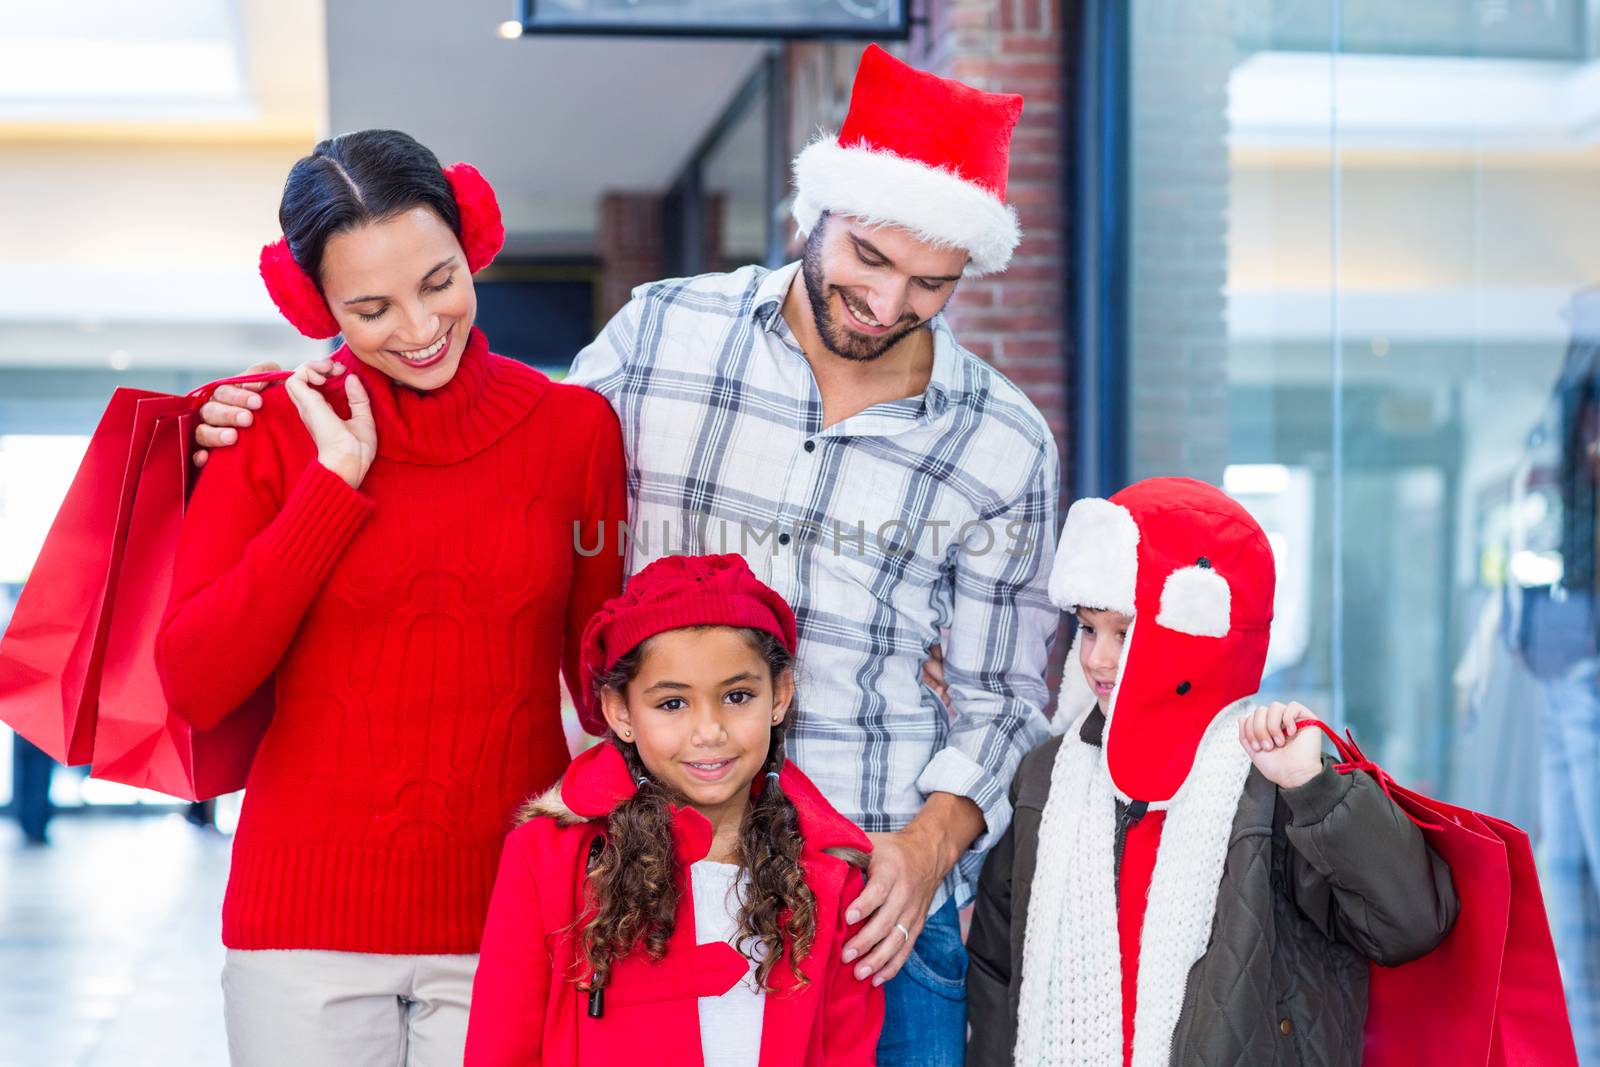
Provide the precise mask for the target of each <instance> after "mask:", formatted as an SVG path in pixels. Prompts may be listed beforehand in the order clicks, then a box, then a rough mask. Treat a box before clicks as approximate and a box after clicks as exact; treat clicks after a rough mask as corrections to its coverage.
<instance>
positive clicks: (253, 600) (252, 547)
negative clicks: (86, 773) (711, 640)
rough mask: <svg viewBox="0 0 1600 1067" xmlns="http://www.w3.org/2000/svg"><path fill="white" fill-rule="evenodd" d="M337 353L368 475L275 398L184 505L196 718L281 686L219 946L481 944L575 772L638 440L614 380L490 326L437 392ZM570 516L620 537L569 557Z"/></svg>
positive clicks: (179, 657)
mask: <svg viewBox="0 0 1600 1067" xmlns="http://www.w3.org/2000/svg"><path fill="white" fill-rule="evenodd" d="M334 358H336V359H338V360H339V361H340V362H341V363H344V364H345V365H346V366H347V367H350V368H351V370H352V371H353V373H356V374H358V375H359V376H360V378H361V381H362V384H364V385H365V386H366V387H367V392H368V393H370V394H371V396H372V406H373V414H374V417H375V419H376V422H377V429H378V456H377V459H376V460H375V461H374V462H373V464H372V468H371V470H369V471H368V473H367V477H366V480H365V481H364V482H363V484H362V486H361V488H360V490H359V491H358V490H353V489H351V488H350V487H349V486H348V485H346V484H345V483H344V481H343V480H342V479H340V478H339V477H338V476H337V475H335V474H333V473H331V472H329V471H328V470H327V469H326V468H324V467H323V466H321V465H320V464H319V463H317V462H316V457H315V450H314V447H313V445H312V442H311V438H310V435H309V434H308V433H307V432H306V430H305V428H304V426H303V425H302V424H301V422H300V419H299V417H298V415H297V414H296V412H295V410H294V405H293V404H292V403H291V402H290V400H289V397H288V395H287V393H286V391H285V390H283V389H282V388H273V389H269V390H267V391H266V393H265V394H264V400H265V402H264V404H263V405H262V409H261V411H260V413H259V417H258V419H257V428H255V429H252V430H249V431H247V432H245V433H242V434H240V442H239V444H237V445H236V446H234V447H232V448H228V449H223V450H220V451H218V452H215V453H213V455H212V460H211V463H210V465H208V466H207V468H206V473H205V476H204V477H202V478H201V479H200V482H199V485H198V487H197V488H196V490H195V493H194V496H193V498H192V499H191V501H190V505H189V511H188V514H187V516H186V517H185V520H184V528H183V539H182V543H181V546H180V549H179V555H178V561H177V574H176V578H175V581H174V585H173V594H172V603H171V605H170V606H169V608H168V612H167V618H166V621H165V624H164V625H163V627H162V630H161V635H160V638H159V643H158V648H157V659H158V663H159V667H160V671H161V675H162V679H163V682H164V684H165V687H166V691H167V696H168V698H169V699H170V701H171V703H172V707H173V709H174V710H175V711H176V712H177V713H178V714H179V715H181V716H182V717H183V718H184V719H186V720H187V721H189V722H191V723H193V724H194V725H196V726H198V727H206V726H209V725H212V724H214V723H216V722H218V721H219V720H221V719H222V718H223V717H224V716H226V715H227V714H228V713H229V711H231V710H232V709H233V708H235V707H236V706H238V705H239V704H240V703H242V702H243V701H244V699H245V698H246V696H247V695H248V694H249V693H251V692H252V691H253V690H255V688H256V687H257V686H259V685H261V684H262V683H263V682H264V681H266V680H267V679H268V678H269V677H271V679H272V682H273V685H274V687H275V693H276V711H275V714H274V717H273V721H272V726H271V728H270V729H269V730H268V731H267V735H266V738H265V739H264V741H263V742H262V745H261V749H260V751H259V753H258V754H257V756H256V760H255V764H254V766H253V767H252V768H251V772H250V779H249V786H248V792H247V794H246V799H245V805H244V810H243V813H242V816H241V818H240V822H239V828H238V832H237V835H236V837H235V840H234V846H233V870H232V873H231V875H230V877H229V881H228V892H227V898H226V901H225V902H224V904H223V910H222V939H223V942H224V943H225V944H227V945H228V946H229V947H230V948H240V949H284V948H308V949H336V950H343V951H353V952H382V953H406V954H411V953H418V954H420V953H446V952H476V951H477V950H478V942H479V939H480V937H481V935H482V931H483V922H484V916H485V914H486V912H487V909H488V904H489V894H490V890H491V888H492V887H493V884H494V878H495V871H496V869H497V866H498V862H499V857H500V849H501V843H502V841H503V840H504V838H505V834H506V832H507V830H508V829H509V828H510V826H511V818H512V813H513V811H514V809H515V808H516V807H517V805H518V804H519V803H520V802H521V801H522V800H523V799H524V798H526V797H527V796H528V795H529V794H530V793H534V792H537V791H538V790H540V789H543V788H545V787H546V786H548V785H550V784H551V783H552V782H554V781H555V780H556V779H557V778H559V777H560V775H561V773H562V771H563V770H564V769H565V767H566V765H567V763H568V754H567V747H566V742H565V739H564V736H563V733H562V729H561V722H560V689H559V680H558V678H557V674H558V672H559V671H561V670H564V671H565V673H566V676H567V680H568V684H569V685H571V684H572V683H573V682H574V680H575V679H576V678H577V671H578V650H579V637H580V636H581V634H582V630H583V626H584V624H585V623H586V622H587V621H588V618H589V616H590V615H591V614H592V613H593V612H594V611H595V609H596V608H598V607H599V605H600V604H601V603H602V602H603V601H604V600H605V599H606V598H608V597H610V596H613V595H615V593H616V592H617V590H618V589H619V588H620V587H621V582H622V559H621V557H620V556H619V555H618V553H617V552H616V522H617V521H618V520H621V519H623V518H625V517H626V506H627V504H626V482H625V477H626V475H625V469H624V465H623V455H622V440H621V435H620V432H619V428H618V425H617V420H616V417H615V416H614V415H613V414H612V412H611V408H610V406H609V405H608V404H607V403H606V401H605V400H604V399H603V398H602V397H601V396H599V395H598V394H596V393H593V392H590V391H589V390H587V389H582V388H578V387H576V386H567V385H560V384H556V383H552V382H551V381H550V380H549V379H547V378H546V377H544V375H542V374H539V373H538V372H537V371H534V370H531V369H529V368H527V367H524V366H522V365H520V364H518V363H515V362H513V361H511V360H507V359H503V358H501V357H499V356H495V355H491V354H490V353H489V351H488V347H487V344H486V342H485V340H484V337H483V334H482V333H480V332H479V331H477V330H474V331H472V334H471V337H470V339H469V341H468V343H467V346H466V351H465V353H464V354H463V356H462V358H461V365H460V369H459V370H458V371H457V373H456V375H455V377H454V378H453V379H452V380H451V381H450V383H449V384H448V385H446V386H444V387H443V388H441V389H437V390H434V391H432V392H428V393H421V392H416V391H413V390H410V389H407V388H405V387H403V386H399V385H396V384H395V383H393V382H391V381H390V380H389V379H388V378H386V377H384V376H383V375H382V374H380V373H379V372H377V371H375V370H373V369H372V368H370V367H367V366H366V365H365V364H362V363H360V362H359V361H357V360H356V359H355V358H354V356H353V355H352V354H351V353H350V351H349V350H348V349H341V350H340V352H339V353H337V354H336V356H335V357H334ZM331 399H332V402H333V404H334V407H335V409H336V410H337V411H339V412H340V413H341V414H342V415H348V407H347V406H346V403H345V401H344V398H343V395H342V390H340V391H335V393H334V395H333V396H332V398H331ZM575 522H576V523H582V525H583V534H582V542H581V544H582V546H583V547H584V548H585V549H588V550H591V551H592V549H593V546H594V545H595V544H596V537H597V536H598V535H597V534H596V532H595V529H596V526H597V524H599V523H602V522H603V523H604V524H605V529H606V542H605V551H602V552H600V553H599V554H597V555H590V556H585V555H584V554H582V553H580V552H579V551H577V549H576V547H575V542H574V530H573V526H574V523H575Z"/></svg>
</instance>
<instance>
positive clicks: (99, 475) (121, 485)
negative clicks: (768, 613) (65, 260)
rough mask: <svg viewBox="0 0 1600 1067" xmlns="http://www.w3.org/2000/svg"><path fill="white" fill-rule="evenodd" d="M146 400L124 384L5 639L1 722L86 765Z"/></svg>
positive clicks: (144, 435)
mask: <svg viewBox="0 0 1600 1067" xmlns="http://www.w3.org/2000/svg"><path fill="white" fill-rule="evenodd" d="M145 399H170V398H166V397H162V395H161V394H159V393H149V392H145V391H143V390H139V389H118V390H117V391H116V392H115V393H113V394H112V396H111V402H110V403H109V404H108V405H107V406H106V411H105V414H104V415H103V416H101V418H100V424H99V425H98V426H96V427H95V431H94V436H93V437H91V438H90V439H89V448H88V450H87V451H86V452H85V453H84V456H83V462H82V463H80V464H79V465H78V473H77V474H76V475H75V476H74V477H73V479H72V485H71V487H70V488H68V490H67V495H66V498H65V499H64V500H63V501H62V504H61V509H60V510H59V511H58V512H56V518H55V521H54V522H53V523H51V525H50V532H49V534H48V535H47V536H46V537H45V542H44V545H43V547H42V548H41V549H40V552H39V557H38V559H37V560H36V561H35V563H34V567H33V571H32V573H30V574H29V576H28V580H27V582H26V583H25V584H24V585H23V587H22V596H21V597H20V598H19V599H18V601H17V606H16V610H15V611H14V612H13V613H12V615H11V622H10V624H9V625H8V626H7V627H6V631H5V636H4V638H3V639H0V721H3V722H5V723H6V724H7V725H9V726H10V727H11V728H12V729H13V730H15V731H16V732H17V733H19V734H21V735H22V736H23V737H26V738H27V739H28V740H29V741H32V742H33V743H34V744H35V745H38V746H39V747H40V748H41V749H43V750H44V751H45V752H47V753H49V754H50V756H51V758H53V759H55V760H57V761H58V762H60V763H67V764H75V763H88V762H89V757H90V755H91V752H92V749H93V745H94V716H95V706H96V703H97V701H98V697H99V689H100V662H101V658H102V656H103V654H104V650H105V634H106V628H107V627H108V626H109V625H110V621H111V608H112V599H111V598H112V593H113V579H114V578H115V576H116V573H117V567H118V564H119V563H120V561H121V554H122V542H123V538H124V536H125V534H126V532H127V527H128V515H129V511H130V509H131V506H132V503H133V490H134V486H135V484H136V483H135V478H136V477H137V473H138V466H139V464H140V463H142V461H143V458H144V452H145V445H146V443H147V442H148V440H149V435H150V432H151V430H152V429H153V424H152V422H151V421H150V415H151V412H149V411H148V410H146V411H145V412H143V413H141V412H140V411H139V408H138V405H139V402H140V401H141V400H145Z"/></svg>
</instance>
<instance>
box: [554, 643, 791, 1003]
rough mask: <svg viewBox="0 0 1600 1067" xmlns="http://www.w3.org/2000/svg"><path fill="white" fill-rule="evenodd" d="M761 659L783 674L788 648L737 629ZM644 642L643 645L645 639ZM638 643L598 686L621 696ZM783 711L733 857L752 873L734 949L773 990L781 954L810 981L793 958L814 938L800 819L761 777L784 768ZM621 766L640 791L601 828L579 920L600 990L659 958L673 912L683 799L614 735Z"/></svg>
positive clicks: (638, 655) (610, 740) (638, 654)
mask: <svg viewBox="0 0 1600 1067" xmlns="http://www.w3.org/2000/svg"><path fill="white" fill-rule="evenodd" d="M741 632H742V633H744V634H745V635H746V637H747V638H748V639H749V640H750V642H751V644H752V645H753V646H754V647H755V649H756V650H757V651H758V652H759V653H760V654H761V657H762V659H764V660H765V661H766V663H767V667H768V669H769V670H770V671H771V674H772V677H773V678H774V679H776V678H778V677H779V676H780V675H781V674H782V673H783V672H784V671H786V670H789V669H790V665H791V657H790V655H789V651H788V650H787V649H786V648H784V647H783V645H782V644H781V643H780V642H779V641H778V640H777V638H775V637H773V636H772V635H771V634H768V633H764V632H762V631H759V630H742V631H741ZM646 644H648V642H646ZM643 649H644V645H641V646H639V647H638V648H636V649H634V650H633V651H631V652H629V653H628V654H627V655H625V656H623V657H622V658H621V659H620V660H618V661H617V664H616V666H615V667H613V668H612V669H611V670H609V671H605V672H598V673H597V674H596V676H595V687H596V689H601V688H610V689H614V690H616V691H618V692H621V691H623V689H624V688H625V687H626V686H627V684H628V683H629V682H630V681H632V680H633V678H634V676H635V675H636V674H637V673H638V670H639V663H640V660H641V659H642V658H643ZM792 717H793V710H792V707H791V713H790V715H786V716H785V717H784V720H783V721H782V722H780V723H778V724H777V725H775V726H773V728H772V738H771V743H770V746H769V748H768V752H767V761H766V764H765V765H764V766H763V768H762V773H763V777H762V778H761V779H759V782H760V784H761V792H760V794H759V795H758V796H757V797H756V798H755V799H754V801H753V802H752V803H751V804H750V805H749V807H747V808H746V809H745V813H744V821H743V822H742V823H741V824H740V827H739V842H738V856H737V861H738V863H739V866H740V867H742V868H743V869H744V871H745V872H746V873H747V874H748V875H749V882H748V884H747V885H746V886H745V887H743V889H742V891H741V893H740V907H739V917H738V919H739V922H738V933H737V934H736V935H735V937H734V947H735V948H737V949H738V950H739V951H740V952H741V953H743V954H744V955H745V956H746V957H748V958H749V959H751V960H752V961H754V962H755V964H756V982H757V984H758V985H759V986H760V988H761V989H763V990H765V991H767V992H771V991H772V989H773V983H772V972H773V970H774V969H775V968H776V967H777V965H778V962H779V960H781V959H782V958H783V957H784V955H785V954H786V953H787V955H788V957H789V968H790V970H791V972H792V973H793V975H794V978H795V982H796V985H797V987H804V986H805V985H806V984H807V982H808V979H807V978H806V976H805V975H804V974H803V973H801V971H800V961H801V960H803V959H805V958H806V956H807V955H808V954H809V953H810V951H811V946H812V944H813V943H814V942H815V940H816V934H817V908H816V899H815V897H813V896H812V894H811V889H810V887H809V886H807V885H806V882H805V876H804V873H803V871H802V870H801V868H800V852H801V848H802V845H803V842H802V839H801V837H800V828H799V821H798V819H799V817H798V815H797V813H796V812H795V807H794V803H793V802H792V801H791V800H790V799H789V798H788V797H787V796H785V795H784V793H783V790H782V788H781V787H780V786H779V784H778V779H777V778H776V777H766V775H767V774H768V773H770V772H773V771H777V770H780V769H781V768H782V767H783V764H784V759H785V755H784V737H785V735H786V734H787V732H788V724H789V721H790V719H791V718H792ZM605 743H607V744H611V745H614V746H616V748H617V749H618V750H620V751H621V753H622V756H623V759H624V760H626V761H627V764H628V771H629V773H630V774H631V775H632V776H633V778H634V780H635V781H642V784H641V785H640V787H639V790H638V792H637V793H635V794H634V795H633V796H632V797H630V798H628V799H627V800H625V801H623V802H622V803H621V804H619V805H617V807H616V809H615V810H613V811H612V813H611V815H610V818H609V819H608V821H607V823H606V831H605V837H604V845H603V847H602V849H601V852H600V855H599V857H598V858H597V859H596V861H595V864H594V866H593V867H592V868H591V870H590V872H589V878H588V883H587V885H588V896H589V905H590V908H591V909H592V911H593V916H592V918H590V919H589V921H588V922H587V923H585V924H583V929H582V934H581V940H582V943H581V949H582V952H583V958H584V960H585V962H587V963H588V965H589V969H590V979H589V982H590V987H591V988H592V989H601V988H604V987H605V985H606V983H607V981H608V980H609V979H610V975H611V968H612V966H613V965H614V964H615V963H616V962H617V961H618V960H620V959H623V958H625V957H627V956H628V955H630V954H631V953H633V952H634V951H635V950H636V949H639V948H641V947H642V948H643V950H644V951H645V952H646V953H647V954H648V955H649V956H650V958H651V959H652V960H659V959H661V958H662V957H663V956H665V955H666V951H667V942H668V940H669V939H670V938H671V937H672V931H673V928H674V926H675V925H676V918H677V911H678V896H679V894H678V876H679V874H680V871H681V861H680V860H679V858H678V856H677V853H676V849H675V848H674V846H673V836H672V807H673V805H678V806H682V805H683V804H685V803H687V800H686V799H685V798H684V797H683V796H682V795H681V794H679V793H677V792H676V791H675V790H672V789H670V788H669V787H668V786H666V785H665V784H664V783H662V782H659V781H657V780H656V779H655V778H653V777H651V776H650V774H649V772H648V771H647V770H646V768H645V766H644V763H643V761H642V760H640V758H639V750H638V748H637V747H636V746H635V745H633V744H631V743H629V742H626V741H623V740H622V739H621V738H619V737H617V735H616V734H615V733H610V734H608V735H607V738H606V742H605Z"/></svg>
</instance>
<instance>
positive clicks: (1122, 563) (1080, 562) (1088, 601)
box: [1050, 497, 1139, 615]
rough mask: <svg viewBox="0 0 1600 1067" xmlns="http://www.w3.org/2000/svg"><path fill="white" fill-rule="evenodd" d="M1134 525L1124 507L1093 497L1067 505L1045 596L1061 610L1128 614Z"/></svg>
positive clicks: (1135, 563)
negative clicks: (1047, 593)
mask: <svg viewBox="0 0 1600 1067" xmlns="http://www.w3.org/2000/svg"><path fill="white" fill-rule="evenodd" d="M1138 573H1139V527H1138V525H1137V524H1136V523H1135V522H1134V521H1133V516H1132V515H1131V514H1130V513H1129V512H1128V509H1127V508H1125V507H1123V506H1122V505H1120V504H1113V503H1112V502H1111V501H1109V500H1101V499H1100V498H1098V497H1085V498H1084V499H1082V500H1079V501H1078V502H1077V503H1075V504H1073V505H1072V508H1071V509H1070V510H1069V511H1068V512H1067V521H1066V523H1065V524H1064V525H1063V526H1062V527H1061V539H1060V542H1059V543H1058V544H1057V545H1056V559H1055V563H1054V565H1053V566H1052V567H1051V568H1050V600H1051V602H1052V603H1054V604H1055V606H1056V607H1058V608H1060V609H1061V610H1063V611H1071V610H1073V609H1074V608H1094V609H1096V610H1098V611H1115V612H1119V613H1121V614H1123V615H1132V614H1133V591H1134V579H1135V578H1136V576H1137V575H1138Z"/></svg>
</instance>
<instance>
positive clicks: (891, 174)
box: [794, 137, 1022, 275]
mask: <svg viewBox="0 0 1600 1067" xmlns="http://www.w3.org/2000/svg"><path fill="white" fill-rule="evenodd" d="M794 179H795V194H794V219H795V222H796V223H798V224H799V227H800V234H801V236H805V235H806V234H809V233H810V232H811V231H812V229H813V228H814V227H815V226H816V225H817V220H818V219H820V218H821V217H822V213H823V212H824V211H827V212H832V213H834V214H838V215H849V216H851V217H853V218H858V219H860V220H861V221H863V222H866V223H868V224H870V225H874V226H899V227H901V228H903V229H906V230H910V231H911V232H912V233H913V234H915V235H916V236H917V237H918V238H920V239H921V240H924V241H929V242H932V243H934V244H937V245H942V246H946V247H950V248H962V249H965V250H966V252H967V254H968V256H969V257H970V259H969V260H968V262H967V269H966V272H965V273H967V274H969V275H980V274H993V273H994V272H996V271H1001V270H1004V269H1005V268H1006V264H1008V263H1010V262H1011V253H1012V252H1013V251H1015V250H1016V247H1017V244H1018V242H1020V241H1021V240H1022V230H1021V228H1020V227H1019V226H1018V225H1017V214H1016V212H1015V211H1013V210H1012V209H1011V208H1009V207H1007V206H1006V205H1005V204H1003V203H1001V202H1000V200H999V198H998V197H996V196H995V195H994V194H993V193H990V192H989V191H988V190H986V189H984V188H982V187H981V186H978V185H975V184H973V183H972V182H969V181H967V180H965V179H964V178H962V177H961V176H960V175H959V174H956V173H954V172H952V171H948V170H941V169H939V168H937V167H930V166H928V165H927V164H925V163H922V162H919V161H917V160H915V159H908V158H906V157H905V156H898V155H895V154H894V153H893V152H883V151H877V150H874V149H871V148H868V147H866V146H865V145H858V146H854V147H850V148H845V147H843V146H842V145H840V144H839V142H838V140H837V139H836V138H833V137H823V138H820V139H818V140H816V141H813V142H811V144H809V145H807V146H806V148H805V150H804V151H802V152H801V153H800V154H799V155H798V156H796V157H795V161H794Z"/></svg>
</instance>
